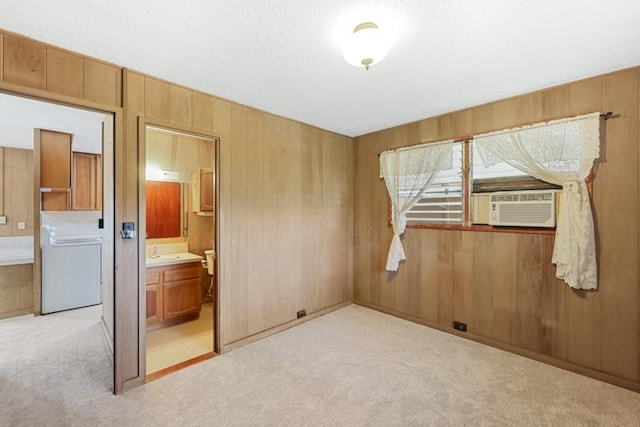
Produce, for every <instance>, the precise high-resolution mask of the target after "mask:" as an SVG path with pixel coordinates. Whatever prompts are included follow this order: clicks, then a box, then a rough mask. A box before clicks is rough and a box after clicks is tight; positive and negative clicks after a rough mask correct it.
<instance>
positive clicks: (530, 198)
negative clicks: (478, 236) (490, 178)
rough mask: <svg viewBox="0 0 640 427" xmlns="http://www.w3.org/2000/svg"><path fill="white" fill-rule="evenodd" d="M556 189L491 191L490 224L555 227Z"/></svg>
mask: <svg viewBox="0 0 640 427" xmlns="http://www.w3.org/2000/svg"><path fill="white" fill-rule="evenodd" d="M556 193H557V191H556V190H536V191H500V192H497V193H491V199H490V203H489V224H490V225H506V226H512V227H555V225H556Z"/></svg>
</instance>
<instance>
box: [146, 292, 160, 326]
mask: <svg viewBox="0 0 640 427" xmlns="http://www.w3.org/2000/svg"><path fill="white" fill-rule="evenodd" d="M161 287H162V285H161V284H159V283H157V284H154V285H147V286H146V290H147V326H149V325H152V324H154V323H156V322H160V321H162V292H161V290H160V289H161Z"/></svg>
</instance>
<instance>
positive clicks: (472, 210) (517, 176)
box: [403, 140, 560, 228]
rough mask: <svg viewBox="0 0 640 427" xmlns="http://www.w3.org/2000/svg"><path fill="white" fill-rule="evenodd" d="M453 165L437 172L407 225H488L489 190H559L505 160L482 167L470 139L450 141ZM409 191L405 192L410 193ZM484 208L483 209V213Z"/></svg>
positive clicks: (408, 215) (410, 211)
mask: <svg viewBox="0 0 640 427" xmlns="http://www.w3.org/2000/svg"><path fill="white" fill-rule="evenodd" d="M452 153H453V165H454V166H453V167H452V168H451V169H446V170H443V171H440V172H439V173H438V175H437V176H436V178H435V179H434V181H433V182H432V183H431V185H430V186H429V188H427V189H426V190H425V191H424V192H423V193H422V197H421V198H420V201H419V202H418V203H417V204H416V205H415V206H414V207H413V208H411V210H409V212H408V213H407V226H408V227H431V226H434V227H447V226H449V227H460V228H467V227H473V226H477V225H482V226H485V228H486V226H487V225H488V224H489V219H488V218H489V216H488V215H489V193H492V192H497V191H522V190H543V189H559V188H560V187H559V186H557V185H553V184H550V183H548V182H544V181H540V180H538V179H535V178H533V177H532V176H529V175H526V174H525V173H523V172H521V171H520V170H518V169H516V168H515V167H513V166H510V165H509V164H507V163H505V162H500V163H498V164H496V165H494V166H491V167H485V166H484V164H483V162H482V159H481V157H480V155H479V153H478V151H477V149H476V148H475V147H474V144H473V140H466V141H458V142H454V143H452ZM465 165H468V166H466V167H465ZM409 192H410V190H409V189H406V190H405V191H404V194H403V195H405V196H410V195H411V194H410V193H409ZM485 211H486V212H485Z"/></svg>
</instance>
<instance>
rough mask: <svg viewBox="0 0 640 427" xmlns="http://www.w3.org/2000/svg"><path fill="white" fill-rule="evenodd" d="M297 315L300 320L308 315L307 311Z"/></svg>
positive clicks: (301, 311)
mask: <svg viewBox="0 0 640 427" xmlns="http://www.w3.org/2000/svg"><path fill="white" fill-rule="evenodd" d="M296 315H297V316H298V319H302V318H303V317H304V316H306V315H307V310H300V311H299V312H297V313H296Z"/></svg>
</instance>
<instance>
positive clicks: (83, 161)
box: [71, 151, 102, 211]
mask: <svg viewBox="0 0 640 427" xmlns="http://www.w3.org/2000/svg"><path fill="white" fill-rule="evenodd" d="M101 171H102V157H101V156H100V154H91V153H80V152H75V151H74V152H73V168H72V179H73V183H72V186H71V200H72V202H71V205H72V209H73V210H74V211H96V210H101V209H102V173H101Z"/></svg>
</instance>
